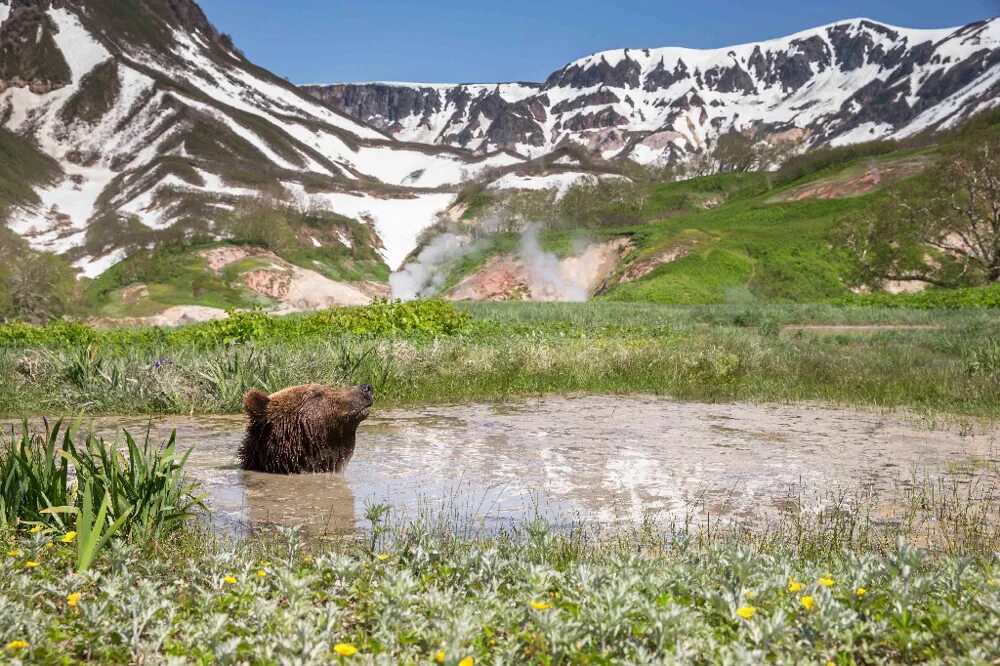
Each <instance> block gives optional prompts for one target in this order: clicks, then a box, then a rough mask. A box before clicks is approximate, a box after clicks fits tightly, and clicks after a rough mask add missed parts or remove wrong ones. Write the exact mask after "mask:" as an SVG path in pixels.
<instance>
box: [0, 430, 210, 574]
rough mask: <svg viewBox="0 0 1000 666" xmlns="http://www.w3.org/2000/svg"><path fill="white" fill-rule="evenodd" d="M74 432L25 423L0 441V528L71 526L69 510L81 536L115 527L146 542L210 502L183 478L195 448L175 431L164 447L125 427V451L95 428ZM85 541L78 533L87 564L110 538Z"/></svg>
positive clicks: (134, 539) (125, 536)
mask: <svg viewBox="0 0 1000 666" xmlns="http://www.w3.org/2000/svg"><path fill="white" fill-rule="evenodd" d="M74 437H75V436H74V433H73V430H72V429H71V428H65V429H64V428H63V424H62V423H61V422H60V423H56V424H55V425H54V426H53V427H52V428H47V429H46V432H45V435H44V436H40V435H38V434H35V433H33V432H32V431H31V430H30V429H29V427H28V424H27V423H26V422H25V423H24V424H23V425H22V427H21V434H20V436H16V437H14V436H12V437H10V438H9V439H5V440H4V441H2V442H0V530H9V529H13V528H16V527H17V526H18V525H19V524H22V523H29V524H35V525H38V526H40V527H42V528H50V529H55V530H58V531H66V528H67V524H68V523H69V521H67V520H66V519H65V516H67V515H74V516H76V518H75V521H72V522H74V523H75V525H76V531H77V532H78V533H79V534H80V535H83V536H86V535H88V534H97V535H98V536H100V535H102V534H103V535H108V536H110V535H112V534H118V535H119V536H120V537H121V538H123V539H126V540H128V541H130V542H133V543H137V544H140V545H146V544H149V543H150V542H151V541H153V540H156V539H162V538H163V537H165V536H167V535H169V534H171V533H172V532H173V531H175V530H176V529H177V528H178V527H180V525H181V524H182V523H183V522H184V521H185V520H187V519H188V518H191V517H193V516H194V515H195V511H196V510H204V509H205V505H204V504H203V499H204V496H203V495H200V494H199V493H198V486H197V484H194V483H189V482H188V481H186V480H185V477H184V466H185V464H186V463H187V457H188V454H189V453H190V452H188V453H185V454H178V453H177V451H176V444H175V435H174V434H171V436H170V438H169V439H168V440H167V442H166V443H165V444H164V445H163V446H162V447H160V446H156V445H154V444H153V443H152V442H151V441H150V440H149V437H148V434H147V437H146V438H145V439H144V440H143V441H142V443H141V444H140V443H137V442H136V441H135V439H134V438H133V437H132V435H130V434H129V433H128V432H125V452H124V453H123V452H122V451H119V450H118V448H117V447H115V446H112V445H110V444H108V443H106V442H105V441H104V440H103V439H101V438H98V437H94V436H93V435H87V436H86V437H84V438H83V439H82V443H80V444H77V442H76V440H75V438H74ZM70 466H72V467H73V471H74V483H73V484H72V485H71V484H70V483H69V467H70ZM97 507H99V508H97ZM95 508H97V516H98V519H97V520H96V522H95V519H94V509H95ZM84 523H85V525H84ZM105 528H107V531H105ZM70 540H72V539H70ZM84 541H86V539H84V538H82V537H81V546H80V547H81V548H82V549H86V550H87V551H88V552H87V553H84V551H83V550H81V557H84V555H86V557H85V558H84V560H81V562H83V563H84V564H85V563H86V561H92V559H93V557H94V556H96V554H97V553H96V551H95V546H96V545H98V544H100V545H101V547H103V545H106V542H107V539H101V538H99V539H98V540H97V541H93V542H88V543H83V542H84ZM98 550H99V549H98ZM88 558H89V559H88ZM83 568H86V566H83Z"/></svg>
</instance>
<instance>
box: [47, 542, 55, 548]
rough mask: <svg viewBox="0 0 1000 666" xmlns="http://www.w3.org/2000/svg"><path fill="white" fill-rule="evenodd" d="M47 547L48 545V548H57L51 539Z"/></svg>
mask: <svg viewBox="0 0 1000 666" xmlns="http://www.w3.org/2000/svg"><path fill="white" fill-rule="evenodd" d="M45 547H46V548H55V546H54V545H52V542H51V541H49V542H48V543H47V544H45Z"/></svg>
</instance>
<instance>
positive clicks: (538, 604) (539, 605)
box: [531, 601, 552, 611]
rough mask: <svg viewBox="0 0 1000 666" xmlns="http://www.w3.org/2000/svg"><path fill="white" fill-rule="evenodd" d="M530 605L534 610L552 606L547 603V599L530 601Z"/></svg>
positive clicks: (546, 608) (542, 609)
mask: <svg viewBox="0 0 1000 666" xmlns="http://www.w3.org/2000/svg"><path fill="white" fill-rule="evenodd" d="M531 607H532V608H534V609H535V610H540V611H544V610H548V609H550V608H552V604H550V603H548V602H547V601H532V602H531Z"/></svg>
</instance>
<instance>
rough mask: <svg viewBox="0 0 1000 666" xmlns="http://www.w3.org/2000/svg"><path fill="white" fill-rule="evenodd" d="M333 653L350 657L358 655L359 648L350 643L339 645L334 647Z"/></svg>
mask: <svg viewBox="0 0 1000 666" xmlns="http://www.w3.org/2000/svg"><path fill="white" fill-rule="evenodd" d="M333 651H334V652H336V653H337V654H339V655H340V656H341V657H350V656H352V655H355V654H357V652H358V648H356V647H354V646H353V645H351V644H350V643H337V644H336V645H334V646H333Z"/></svg>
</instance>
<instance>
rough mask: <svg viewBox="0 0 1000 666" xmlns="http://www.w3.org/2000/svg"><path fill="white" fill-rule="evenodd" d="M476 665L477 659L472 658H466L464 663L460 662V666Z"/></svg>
mask: <svg viewBox="0 0 1000 666" xmlns="http://www.w3.org/2000/svg"><path fill="white" fill-rule="evenodd" d="M474 663H476V660H475V659H473V658H472V657H466V658H465V659H463V660H462V661H460V662H458V666H472V665H473V664H474Z"/></svg>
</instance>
